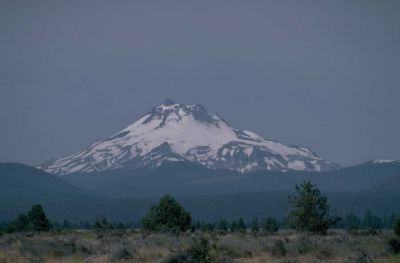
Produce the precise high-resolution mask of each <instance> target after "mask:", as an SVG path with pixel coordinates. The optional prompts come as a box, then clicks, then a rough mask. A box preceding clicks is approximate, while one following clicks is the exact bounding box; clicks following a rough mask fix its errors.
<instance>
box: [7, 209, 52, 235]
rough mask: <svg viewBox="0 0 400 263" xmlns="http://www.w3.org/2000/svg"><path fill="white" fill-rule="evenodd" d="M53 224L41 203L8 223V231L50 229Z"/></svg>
mask: <svg viewBox="0 0 400 263" xmlns="http://www.w3.org/2000/svg"><path fill="white" fill-rule="evenodd" d="M50 227H51V224H50V221H49V220H48V219H47V216H46V214H45V212H44V210H43V207H42V206H41V205H39V204H36V205H33V206H32V208H31V210H30V211H29V212H28V213H27V214H20V215H19V216H18V217H17V219H16V220H15V221H14V222H12V223H11V224H9V225H8V227H7V232H22V231H30V230H34V231H48V230H50Z"/></svg>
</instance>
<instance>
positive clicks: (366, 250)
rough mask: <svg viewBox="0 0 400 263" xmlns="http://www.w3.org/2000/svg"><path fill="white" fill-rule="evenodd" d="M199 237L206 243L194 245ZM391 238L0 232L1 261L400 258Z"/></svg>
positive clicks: (255, 262)
mask: <svg viewBox="0 0 400 263" xmlns="http://www.w3.org/2000/svg"><path fill="white" fill-rule="evenodd" d="M201 238H203V239H205V240H207V241H208V243H207V245H206V246H205V245H204V247H200V248H199V247H196V246H199V242H196V240H197V241H198V240H200V239H201ZM392 238H394V234H393V233H392V232H391V231H382V232H379V233H377V234H368V233H353V234H349V233H346V232H345V231H339V230H338V231H331V232H330V233H329V234H328V235H326V236H312V235H306V234H299V233H295V232H293V231H280V232H278V234H276V235H267V234H262V233H257V234H252V233H227V234H221V233H219V234H218V233H201V232H195V233H184V234H181V235H174V234H151V233H146V232H142V231H135V230H127V231H125V230H109V231H104V232H96V231H90V230H79V231H78V230H75V231H72V230H70V231H62V232H58V233H55V232H49V233H35V234H33V233H18V234H7V235H3V236H0V263H3V262H4V263H6V262H7V263H8V262H10V263H19V262H21V263H25V262H29V263H34V262H45V263H56V262H57V263H66V262H73V263H80V262H82V263H84V262H85V263H89V262H96V263H98V262H99V263H101V262H142V263H150V262H165V263H167V262H195V261H190V258H192V257H194V256H192V255H191V254H190V253H194V252H190V251H194V248H196V249H197V250H196V251H201V253H203V254H204V253H206V254H207V255H206V257H205V258H206V259H205V261H206V262H226V263H228V262H243V263H250V262H252V263H259V262H277V263H278V262H279V263H289V262H290V263H295V262H298V263H302V262H382V263H386V262H387V263H389V262H400V256H399V255H395V254H394V253H393V251H392V250H391V247H390V246H389V245H388V241H389V240H390V239H392ZM199 253H200V252H199ZM193 255H194V254H193ZM174 258H175V261H173V259H174ZM184 258H186V259H187V260H186V261H184V260H183V259H184ZM197 262H198V261H197Z"/></svg>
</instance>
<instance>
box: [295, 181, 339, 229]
mask: <svg viewBox="0 0 400 263" xmlns="http://www.w3.org/2000/svg"><path fill="white" fill-rule="evenodd" d="M289 203H290V205H291V206H292V210H291V211H290V212H289V215H288V222H289V224H290V226H291V227H292V228H294V229H297V230H299V231H305V232H311V233H315V234H326V231H327V230H328V228H329V227H330V226H331V225H333V224H335V223H336V222H337V221H338V217H336V216H332V215H331V211H330V206H329V204H328V199H327V197H326V196H325V195H324V194H323V193H321V191H320V190H319V189H318V188H317V187H316V186H315V185H313V184H312V183H311V182H310V181H304V182H303V183H302V184H300V185H296V187H295V193H294V194H293V195H290V196H289Z"/></svg>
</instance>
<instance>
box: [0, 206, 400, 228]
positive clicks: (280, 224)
mask: <svg viewBox="0 0 400 263" xmlns="http://www.w3.org/2000/svg"><path fill="white" fill-rule="evenodd" d="M21 218H23V216H21V215H20V216H19V217H18V218H17V219H16V220H14V221H11V222H0V233H1V232H2V233H13V232H21V231H31V230H35V229H34V228H33V226H31V225H30V223H29V220H28V221H26V223H25V224H26V225H25V226H24V225H23V224H24V223H23V222H21V221H24V220H23V219H22V220H21ZM397 218H399V216H398V215H396V214H395V213H392V214H390V215H387V216H384V217H379V216H378V215H375V214H373V213H372V212H370V211H367V212H366V213H365V214H364V216H361V217H360V216H357V215H356V214H354V213H349V214H346V215H344V216H343V217H341V218H340V220H339V221H338V222H337V223H336V224H334V225H333V226H332V228H336V229H346V230H379V229H393V227H394V225H395V222H396V219H397ZM142 227H143V223H142V222H134V221H132V222H129V223H121V222H111V221H108V220H107V219H106V218H105V217H98V218H97V219H96V220H95V221H94V222H93V221H92V222H89V221H79V222H70V221H67V220H64V221H63V222H57V221H53V222H49V225H48V227H45V228H43V229H36V230H41V231H46V230H55V231H57V230H68V229H71V230H73V229H75V230H76V229H95V230H96V229H97V230H101V229H104V230H111V229H136V228H142ZM289 228H291V227H290V225H289V224H288V222H287V220H286V219H285V218H282V219H277V218H275V217H266V218H258V217H255V218H253V219H252V220H250V221H245V220H243V219H242V218H238V219H237V220H225V219H221V220H219V221H212V222H209V221H195V222H193V223H192V224H191V226H190V229H191V230H192V231H195V230H201V231H229V232H240V231H247V230H251V231H264V232H269V233H273V232H276V231H278V230H279V229H289Z"/></svg>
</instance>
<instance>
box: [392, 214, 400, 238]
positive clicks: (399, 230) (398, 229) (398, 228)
mask: <svg viewBox="0 0 400 263" xmlns="http://www.w3.org/2000/svg"><path fill="white" fill-rule="evenodd" d="M393 230H394V232H395V233H396V235H398V236H400V217H399V218H397V220H396V222H395V223H394V227H393Z"/></svg>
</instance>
